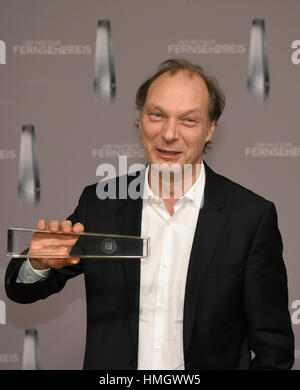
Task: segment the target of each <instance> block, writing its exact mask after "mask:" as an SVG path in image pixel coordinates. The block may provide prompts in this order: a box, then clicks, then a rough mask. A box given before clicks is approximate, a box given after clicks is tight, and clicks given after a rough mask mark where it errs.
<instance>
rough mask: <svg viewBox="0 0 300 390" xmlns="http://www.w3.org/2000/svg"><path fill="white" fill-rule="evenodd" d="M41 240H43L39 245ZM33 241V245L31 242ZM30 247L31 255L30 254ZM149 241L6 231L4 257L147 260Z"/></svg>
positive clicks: (119, 236)
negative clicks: (32, 248)
mask: <svg viewBox="0 0 300 390" xmlns="http://www.w3.org/2000/svg"><path fill="white" fill-rule="evenodd" d="M41 239H42V240H43V241H42V243H41ZM32 240H33V241H32ZM31 243H32V246H33V247H34V255H33V254H32V253H33V252H32V251H31V253H29V247H30V245H31ZM149 253H150V238H147V237H139V236H124V235H117V234H100V233H73V232H72V233H63V232H57V233H53V232H50V231H41V230H36V229H27V228H9V229H8V231H7V256H9V257H15V258H26V257H27V256H28V255H30V257H31V258H57V259H63V258H70V257H75V258H89V259H107V258H123V259H131V258H146V257H148V256H149Z"/></svg>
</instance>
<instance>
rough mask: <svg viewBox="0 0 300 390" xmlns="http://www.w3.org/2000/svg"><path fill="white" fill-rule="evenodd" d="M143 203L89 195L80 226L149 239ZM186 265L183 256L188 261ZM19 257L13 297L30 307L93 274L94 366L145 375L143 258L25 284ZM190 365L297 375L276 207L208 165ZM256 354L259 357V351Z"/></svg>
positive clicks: (77, 216) (187, 321)
mask: <svg viewBox="0 0 300 390" xmlns="http://www.w3.org/2000/svg"><path fill="white" fill-rule="evenodd" d="M141 218H142V199H137V200H133V199H127V200H125V199H116V200H101V201H100V200H99V199H98V198H97V196H96V185H92V186H88V187H86V188H85V189H84V191H83V193H82V195H81V197H80V200H79V203H78V206H77V208H76V210H75V212H74V213H73V214H72V215H71V216H70V217H69V219H71V220H72V222H73V223H75V222H82V223H83V224H84V226H85V231H89V232H102V233H117V234H126V235H140V232H141ZM179 260H180V259H179ZM21 264H22V260H19V259H12V261H11V262H10V264H9V265H8V268H7V272H6V292H7V295H8V297H9V298H11V299H12V300H14V301H16V302H20V303H30V302H34V301H36V300H38V299H44V298H46V297H48V296H49V295H50V294H53V293H57V292H58V291H60V290H61V289H62V288H63V287H64V285H65V283H66V282H67V280H68V279H69V278H72V277H74V276H76V275H78V274H80V273H82V272H83V273H84V277H85V286H86V299H87V337H86V352H85V360H84V368H85V369H104V370H109V369H136V368H137V364H138V328H139V294H140V261H139V260H137V259H132V260H126V261H123V260H116V259H115V260H100V261H99V260H96V261H95V260H87V259H82V260H81V261H80V262H79V263H78V264H77V265H75V266H69V267H65V268H63V269H61V270H51V273H50V276H49V277H48V278H46V279H45V280H42V281H38V282H36V283H34V284H19V283H16V282H15V279H16V276H17V274H18V271H19V268H20V265H21ZM183 318H184V319H183V346H184V361H185V368H186V369H202V370H205V369H222V370H223V369H224V370H226V369H249V368H253V369H289V368H291V367H292V365H293V361H294V337H293V332H292V327H291V321H290V314H289V311H288V289H287V275H286V269H285V265H284V261H283V259H282V240H281V235H280V232H279V230H278V226H277V215H276V210H275V207H274V204H273V203H271V202H269V201H267V200H265V199H263V198H262V197H260V196H258V195H256V194H254V193H253V192H251V191H249V190H247V189H245V188H243V187H241V186H240V185H238V184H236V183H233V182H232V181H230V180H229V179H227V178H225V177H223V176H221V175H218V174H216V173H214V172H213V171H212V170H211V169H210V168H209V167H208V166H207V165H206V184H205V191H204V206H203V208H202V209H201V210H200V212H199V217H198V221H197V227H196V232H195V236H194V241H193V246H192V251H191V255H190V260H189V267H188V274H187V282H186V291H185V301H184V317H183ZM250 351H253V353H254V354H255V357H254V358H253V359H251V352H250Z"/></svg>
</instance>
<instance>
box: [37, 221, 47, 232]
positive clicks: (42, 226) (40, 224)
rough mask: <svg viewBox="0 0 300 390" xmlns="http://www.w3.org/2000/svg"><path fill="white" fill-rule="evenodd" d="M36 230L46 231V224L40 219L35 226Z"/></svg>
mask: <svg viewBox="0 0 300 390" xmlns="http://www.w3.org/2000/svg"><path fill="white" fill-rule="evenodd" d="M36 227H37V229H38V230H47V223H46V221H45V220H44V219H40V220H39V221H38V223H37V225H36Z"/></svg>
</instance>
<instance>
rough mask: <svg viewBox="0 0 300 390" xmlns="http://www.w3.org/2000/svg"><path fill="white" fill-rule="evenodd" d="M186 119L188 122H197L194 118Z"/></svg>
mask: <svg viewBox="0 0 300 390" xmlns="http://www.w3.org/2000/svg"><path fill="white" fill-rule="evenodd" d="M184 121H185V122H187V123H195V122H196V121H195V120H194V119H193V118H185V119H184Z"/></svg>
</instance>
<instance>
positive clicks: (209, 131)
mask: <svg viewBox="0 0 300 390" xmlns="http://www.w3.org/2000/svg"><path fill="white" fill-rule="evenodd" d="M215 127H216V121H215V120H214V121H212V122H211V123H210V124H209V126H208V129H207V132H206V139H205V142H208V141H210V140H211V139H212V136H213V134H214V131H215Z"/></svg>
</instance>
